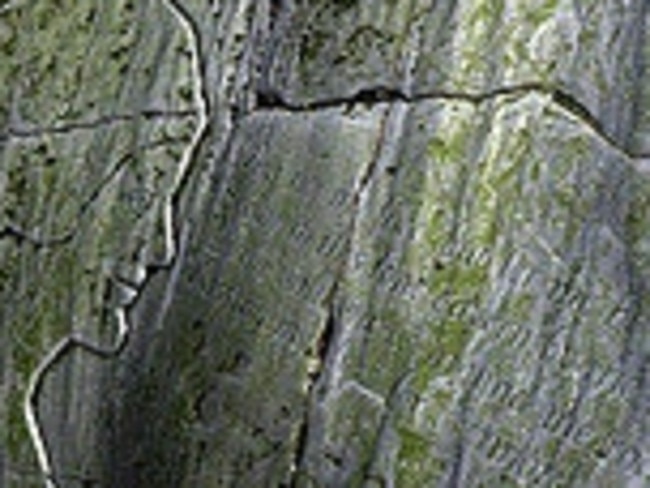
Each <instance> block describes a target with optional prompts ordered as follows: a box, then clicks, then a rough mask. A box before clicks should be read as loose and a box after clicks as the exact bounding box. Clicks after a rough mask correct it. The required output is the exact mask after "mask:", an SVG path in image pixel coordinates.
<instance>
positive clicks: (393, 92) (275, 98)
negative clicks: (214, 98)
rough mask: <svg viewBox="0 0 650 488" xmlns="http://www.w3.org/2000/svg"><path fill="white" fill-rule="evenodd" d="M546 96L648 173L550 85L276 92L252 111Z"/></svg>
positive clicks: (648, 169)
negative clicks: (317, 94) (321, 94)
mask: <svg viewBox="0 0 650 488" xmlns="http://www.w3.org/2000/svg"><path fill="white" fill-rule="evenodd" d="M535 93H536V94H540V95H546V96H550V98H551V100H552V102H553V103H555V104H556V105H558V106H559V107H561V108H562V109H563V110H565V111H566V112H568V113H570V114H571V115H572V116H573V117H575V118H576V119H578V120H579V121H581V122H582V123H583V124H585V125H586V126H587V127H589V128H590V129H591V130H592V131H593V132H594V133H595V134H596V135H597V136H598V137H599V138H600V139H602V140H603V141H605V142H606V143H607V145H608V146H610V147H611V148H612V149H614V150H615V151H616V152H618V153H619V154H622V155H623V156H624V157H625V158H626V159H628V160H632V161H633V162H634V161H635V160H641V161H640V162H639V164H635V165H634V166H635V167H636V169H637V170H639V171H640V172H642V173H650V160H649V159H650V153H634V152H631V151H630V150H628V149H626V148H624V147H623V145H622V144H620V143H619V142H618V141H616V140H615V139H614V138H613V137H612V136H611V135H610V134H608V133H607V131H606V130H605V128H604V127H603V124H602V123H601V121H600V120H599V119H598V118H597V117H596V116H595V115H594V114H593V113H592V112H591V111H590V110H589V108H587V106H586V105H585V104H584V103H582V102H581V101H580V100H578V98H577V97H576V96H575V95H573V94H572V93H570V92H569V91H567V90H565V89H563V88H561V87H559V86H554V85H551V84H546V83H542V82H536V81H531V82H524V83H520V84H515V85H507V86H502V87H497V88H494V89H492V90H487V91H484V92H465V91H452V90H429V91H422V92H414V93H412V94H409V93H407V92H406V91H404V90H402V89H401V88H398V87H389V86H383V85H380V86H374V87H366V88H362V89H360V90H358V91H357V92H355V93H353V94H351V95H344V96H338V97H331V98H324V99H315V100H310V101H306V102H295V101H292V100H289V99H287V98H286V96H284V95H283V94H282V93H281V92H280V91H279V90H277V89H266V90H258V92H257V105H256V108H255V111H268V110H283V111H286V112H294V113H300V112H316V111H321V110H327V109H332V108H341V107H346V108H349V107H352V106H354V105H366V106H372V105H375V104H380V103H398V102H401V103H406V104H414V103H419V102H424V101H433V100H450V101H460V102H467V103H470V104H472V105H481V104H483V103H485V102H487V101H490V100H494V99H496V98H501V97H508V96H519V97H520V96H525V95H529V94H535Z"/></svg>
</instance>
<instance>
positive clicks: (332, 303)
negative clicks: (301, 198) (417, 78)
mask: <svg viewBox="0 0 650 488" xmlns="http://www.w3.org/2000/svg"><path fill="white" fill-rule="evenodd" d="M392 108H393V107H392V106H390V105H389V106H387V107H386V110H385V111H384V112H383V113H382V114H381V120H380V122H379V129H378V137H377V140H376V143H375V144H374V147H373V149H372V153H371V156H370V159H369V161H368V163H367V164H366V165H365V167H364V168H363V169H362V172H361V173H360V175H359V177H358V179H357V181H356V182H355V184H354V188H353V190H352V195H351V198H350V207H349V210H348V212H349V215H350V218H349V222H348V224H347V228H346V231H345V245H344V250H343V252H342V253H341V258H340V261H339V262H338V264H337V266H336V269H335V270H334V272H333V275H334V279H333V283H332V285H331V287H330V289H329V290H328V291H327V293H326V294H325V297H324V298H323V302H322V303H323V305H322V307H323V308H324V310H325V311H326V315H325V319H324V323H323V327H322V328H321V330H320V332H319V333H318V335H317V337H316V341H315V344H314V346H313V354H314V358H313V361H311V362H310V364H309V366H308V371H307V376H308V379H307V385H306V387H305V411H304V414H303V416H302V419H301V421H300V424H299V426H298V433H297V438H296V447H295V450H294V455H293V460H292V464H291V478H290V482H289V487H290V488H296V487H297V486H298V482H299V480H300V479H302V478H307V479H310V480H311V479H312V475H311V473H309V471H308V466H307V465H306V464H307V457H308V449H309V442H310V435H311V430H312V422H313V421H314V419H313V418H312V415H313V412H314V409H315V408H317V407H318V406H319V404H320V403H322V402H324V401H325V398H326V397H328V396H330V395H331V391H332V390H334V391H335V392H338V391H339V390H340V389H341V386H340V384H339V383H340V382H341V369H342V367H343V365H342V362H343V360H344V357H345V355H346V352H347V344H348V342H349V341H350V337H349V331H348V333H346V330H345V326H344V324H343V323H342V317H341V312H340V307H339V303H338V302H339V286H340V285H341V283H343V281H344V279H345V274H346V271H347V269H348V265H349V260H350V259H351V258H352V253H353V246H354V239H355V237H356V235H357V232H358V226H359V218H360V212H361V205H362V200H363V194H364V192H365V191H366V190H367V188H368V186H369V184H370V182H371V181H372V178H373V176H374V175H375V173H376V172H377V167H378V166H379V165H380V162H381V158H382V149H383V147H384V145H385V142H386V138H387V135H388V127H389V123H388V121H389V119H390V116H391V113H392ZM321 396H322V397H323V398H320V397H321Z"/></svg>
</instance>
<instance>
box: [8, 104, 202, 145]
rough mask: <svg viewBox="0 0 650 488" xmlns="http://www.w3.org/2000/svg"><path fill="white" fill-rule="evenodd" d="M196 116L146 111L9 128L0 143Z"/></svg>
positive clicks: (183, 113) (194, 113) (172, 112)
mask: <svg viewBox="0 0 650 488" xmlns="http://www.w3.org/2000/svg"><path fill="white" fill-rule="evenodd" d="M194 116H196V110H160V109H147V110H143V111H141V112H136V113H132V114H113V115H102V116H100V117H97V118H96V119H92V120H81V121H76V122H68V123H64V124H61V125H54V126H47V127H32V128H16V127H9V128H8V129H6V131H5V132H4V133H1V134H0V142H4V141H8V140H9V139H26V138H31V137H40V136H44V135H47V134H65V133H69V132H73V131H78V130H89V129H97V128H98V127H103V126H106V125H113V124H118V123H123V122H130V121H133V120H137V119H167V118H185V117H194Z"/></svg>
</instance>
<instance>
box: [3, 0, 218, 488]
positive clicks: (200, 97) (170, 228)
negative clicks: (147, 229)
mask: <svg viewBox="0 0 650 488" xmlns="http://www.w3.org/2000/svg"><path fill="white" fill-rule="evenodd" d="M161 3H162V4H163V5H164V6H165V8H166V9H167V10H168V11H169V12H170V14H171V15H172V16H173V17H174V19H175V20H176V21H177V23H178V24H179V25H180V26H181V28H182V30H183V33H184V34H185V36H186V38H187V42H188V44H189V46H190V51H191V57H192V60H191V68H192V77H193V81H194V90H193V91H194V104H195V106H196V115H197V116H198V121H197V125H196V128H195V130H194V133H193V135H192V138H191V140H190V143H189V144H188V145H187V146H186V148H185V151H184V152H183V154H182V156H181V159H180V161H179V164H178V169H177V172H176V175H175V179H174V183H173V185H172V187H171V190H170V192H169V193H168V195H167V196H166V198H165V202H164V205H165V220H164V225H165V243H166V253H165V261H164V262H163V263H156V264H154V265H150V264H147V265H144V266H143V268H144V269H143V272H142V273H141V276H140V277H138V278H139V279H138V281H137V282H136V283H128V282H127V281H126V280H121V279H120V278H119V277H117V278H114V281H115V283H116V285H117V286H120V287H122V288H124V289H125V290H126V291H128V292H129V296H128V298H127V299H126V300H124V302H123V303H122V304H120V305H118V306H117V307H116V308H115V315H116V319H117V326H118V327H117V329H118V330H117V336H116V339H115V342H114V343H113V345H112V346H108V347H103V346H99V345H96V344H92V343H90V342H88V341H87V340H86V339H85V338H83V337H81V336H79V335H78V334H76V333H74V332H73V333H71V334H69V335H67V336H66V337H64V338H63V339H60V340H59V341H58V342H57V343H56V344H55V345H54V346H53V347H52V348H51V349H50V350H49V351H48V353H47V354H46V355H45V356H44V357H43V358H41V360H40V362H39V364H38V366H37V367H36V369H35V370H34V371H33V372H32V374H31V375H30V378H29V381H28V385H27V389H26V393H25V398H24V403H23V412H24V418H25V422H26V424H27V429H28V433H29V435H30V438H31V441H32V444H33V447H34V450H35V451H36V457H37V461H38V465H39V468H40V471H41V473H42V475H43V478H44V482H45V487H46V488H58V487H59V483H58V481H57V476H56V474H55V472H54V469H53V462H52V455H51V451H50V449H49V447H48V445H47V441H46V438H45V432H44V431H43V428H42V426H41V423H40V421H39V418H38V404H39V397H40V395H41V392H42V389H43V385H44V381H45V379H46V377H47V375H48V373H49V372H50V371H52V369H53V368H54V366H55V365H56V364H57V363H59V362H61V361H62V360H63V358H65V356H66V355H67V354H68V353H69V352H70V351H72V350H73V349H75V348H78V349H81V350H82V351H85V352H87V353H89V354H91V355H93V356H96V357H98V358H100V359H115V358H117V357H118V356H119V355H120V354H121V352H122V351H123V350H124V348H125V346H126V344H127V343H128V340H129V336H130V333H131V324H130V323H129V319H128V315H129V312H130V310H131V309H132V308H133V307H134V306H135V305H136V304H137V302H138V299H139V298H140V296H141V295H142V293H143V291H144V289H145V288H146V286H147V283H148V282H149V281H150V279H151V277H152V275H153V273H155V272H156V271H157V270H161V269H169V268H170V267H172V266H173V264H174V262H175V260H176V257H177V255H178V247H177V246H178V241H179V236H182V234H181V233H180V228H179V225H178V222H177V221H176V219H177V217H178V215H177V213H178V208H177V207H178V205H179V199H180V197H181V194H182V192H183V190H184V189H185V186H186V184H187V181H188V179H189V177H190V173H191V171H192V169H193V166H194V164H193V163H194V159H195V156H196V152H197V151H198V147H199V145H200V143H201V141H202V140H203V139H204V137H205V135H206V132H207V129H208V117H209V103H208V97H207V94H206V90H205V83H204V72H203V70H202V67H201V43H200V36H199V29H198V27H197V26H196V25H195V23H194V20H193V19H192V17H191V16H190V14H189V13H188V12H187V10H185V8H184V7H182V6H181V5H180V4H179V3H178V2H177V0H161ZM2 232H3V233H4V234H5V235H11V236H13V237H15V238H20V239H27V238H28V237H31V236H29V235H28V234H27V233H24V232H22V231H21V230H19V229H14V228H5V230H4V231H2ZM1 236H2V234H1V233H0V237H1ZM28 240H33V239H28ZM35 242H38V243H40V244H42V245H45V244H47V241H40V240H36V241H35ZM50 243H51V242H50Z"/></svg>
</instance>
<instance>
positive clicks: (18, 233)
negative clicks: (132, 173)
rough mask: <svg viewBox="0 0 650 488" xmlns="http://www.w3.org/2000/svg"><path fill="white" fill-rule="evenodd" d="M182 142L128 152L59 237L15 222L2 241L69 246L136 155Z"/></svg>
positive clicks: (159, 142) (165, 141) (2, 232)
mask: <svg viewBox="0 0 650 488" xmlns="http://www.w3.org/2000/svg"><path fill="white" fill-rule="evenodd" d="M180 140H181V138H163V139H160V140H157V141H152V142H150V143H147V144H142V145H140V146H138V147H136V148H135V149H134V150H132V151H128V152H126V153H125V154H124V155H122V156H121V157H120V158H119V159H118V160H117V162H116V163H115V164H114V165H113V168H112V169H111V170H110V171H109V172H108V174H107V175H106V176H105V177H104V178H103V179H102V180H101V181H100V182H99V183H98V185H97V186H96V187H95V188H94V189H93V190H92V191H91V192H90V194H89V196H88V197H87V198H86V199H85V201H83V202H82V203H81V205H79V208H78V209H77V211H76V213H75V216H74V218H73V224H72V225H70V226H69V227H68V229H66V230H64V231H62V232H60V233H59V234H58V235H55V236H50V237H41V236H39V235H37V233H35V232H34V231H27V230H25V229H24V228H23V227H21V226H19V225H16V224H15V223H14V222H9V223H8V224H5V226H4V228H2V229H0V241H1V240H3V239H11V240H13V241H15V242H16V244H18V245H21V244H23V243H26V244H30V245H32V246H34V247H35V248H51V247H57V246H61V245H66V244H68V243H69V242H70V241H71V240H72V239H74V237H75V236H76V235H77V233H78V232H79V231H80V224H81V220H82V218H83V217H84V215H85V214H86V213H87V212H88V211H89V210H90V209H91V208H92V206H93V205H94V204H95V203H96V202H97V201H99V198H100V197H101V195H102V194H103V193H104V190H106V189H107V188H108V187H109V186H110V184H111V183H112V182H113V180H114V179H115V178H116V177H117V175H119V174H120V172H121V170H122V169H123V168H124V166H125V165H126V164H127V163H128V162H129V161H130V160H132V159H133V158H134V157H135V154H136V153H137V152H139V151H146V150H150V149H154V148H157V147H160V146H164V145H166V144H169V143H170V142H176V141H180Z"/></svg>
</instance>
